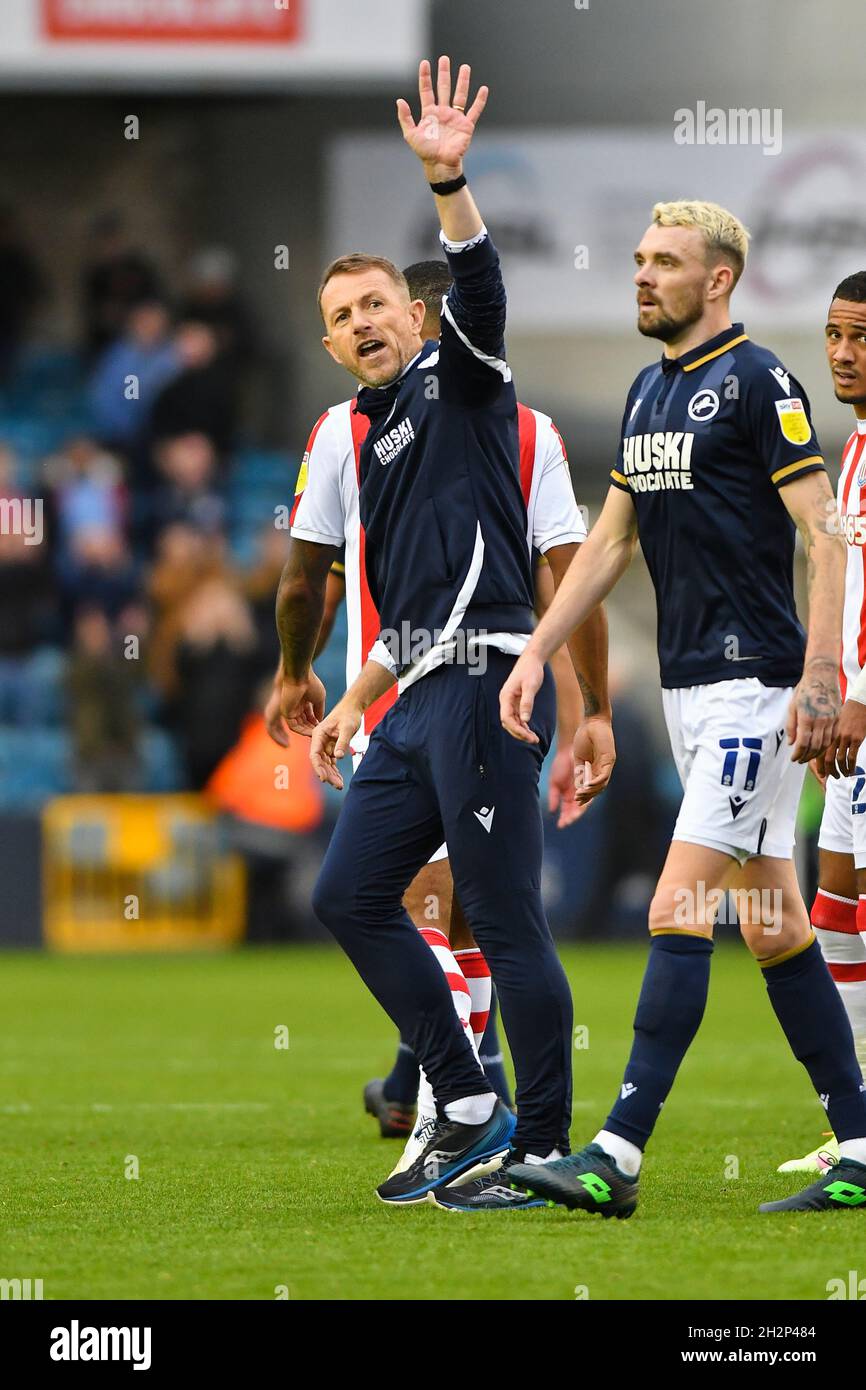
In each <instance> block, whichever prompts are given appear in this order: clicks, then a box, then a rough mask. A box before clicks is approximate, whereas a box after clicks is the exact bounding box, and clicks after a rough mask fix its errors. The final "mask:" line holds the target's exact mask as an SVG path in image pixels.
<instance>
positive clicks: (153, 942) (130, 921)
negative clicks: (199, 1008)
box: [42, 794, 246, 951]
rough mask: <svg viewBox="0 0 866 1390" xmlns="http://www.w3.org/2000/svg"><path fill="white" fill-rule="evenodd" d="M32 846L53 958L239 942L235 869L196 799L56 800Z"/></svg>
mask: <svg viewBox="0 0 866 1390" xmlns="http://www.w3.org/2000/svg"><path fill="white" fill-rule="evenodd" d="M42 843H43V867H42V885H43V935H44V939H45V943H46V945H47V946H50V947H51V948H52V949H53V950H56V951H189V950H198V949H208V948H215V947H224V946H232V945H234V944H235V943H237V942H238V941H240V940H241V939H242V938H243V935H244V931H245V927H246V871H245V866H244V863H243V860H242V859H241V858H240V856H239V855H237V854H234V853H230V852H227V851H226V850H225V849H224V848H223V846H222V844H221V836H220V829H219V825H218V822H217V818H216V816H215V815H214V813H213V811H212V810H211V809H210V807H209V806H208V804H207V802H205V801H204V800H203V799H202V798H201V797H198V796H194V795H188V794H183V795H170V796H135V795H126V794H121V795H112V796H62V797H57V798H55V799H54V800H53V801H50V802H48V803H47V805H46V806H45V808H44V811H43V814H42Z"/></svg>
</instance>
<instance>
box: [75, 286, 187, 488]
mask: <svg viewBox="0 0 866 1390" xmlns="http://www.w3.org/2000/svg"><path fill="white" fill-rule="evenodd" d="M170 327H171V324H170V319H169V314H168V309H167V308H166V306H165V305H164V304H162V303H161V302H160V301H159V300H156V299H152V300H145V301H143V302H142V303H141V304H137V305H135V307H134V308H133V309H131V310H130V311H129V314H128V316H127V320H126V324H125V327H124V332H123V335H122V337H120V338H118V339H117V341H116V342H114V343H112V344H111V345H110V346H109V347H107V348H106V349H105V351H104V352H103V354H102V356H101V357H100V358H99V361H98V362H97V363H96V366H95V367H94V369H93V372H92V373H91V376H90V382H89V385H88V401H89V405H90V412H91V416H92V418H93V423H94V429H95V432H96V435H97V438H98V439H99V440H100V442H101V443H103V444H104V445H105V446H106V448H109V449H117V450H119V451H120V452H121V453H124V454H126V456H127V457H128V458H129V459H131V460H132V461H133V464H134V465H136V464H137V463H138V456H139V452H140V450H141V448H142V446H143V445H144V444H145V442H146V439H147V432H148V429H149V426H150V413H151V410H152V409H153V405H154V402H155V400H156V398H157V396H158V395H159V393H160V391H161V390H162V388H163V387H164V386H165V385H167V383H168V382H169V381H170V380H171V379H172V377H174V376H176V375H177V373H178V372H179V371H180V370H181V365H182V363H181V357H180V353H179V351H178V347H177V344H176V343H175V342H174V341H173V340H172V338H171V334H170ZM137 471H138V469H137V467H134V473H135V472H137Z"/></svg>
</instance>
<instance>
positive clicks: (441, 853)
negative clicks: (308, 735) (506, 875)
mask: <svg viewBox="0 0 866 1390" xmlns="http://www.w3.org/2000/svg"><path fill="white" fill-rule="evenodd" d="M363 756H364V754H363V753H353V754H352V770H353V771H354V772H357V771H358V768H359V767H360V766H361V759H362V758H363ZM447 858H448V846H447V845H440V846H439V848H438V849H437V851H436V853H435V854H431V855H430V858H429V859H428V860H427V863H428V864H438V863H439V861H440V859H447Z"/></svg>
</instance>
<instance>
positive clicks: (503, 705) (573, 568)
mask: <svg viewBox="0 0 866 1390" xmlns="http://www.w3.org/2000/svg"><path fill="white" fill-rule="evenodd" d="M636 545H637V518H636V516H635V510H634V506H633V504H632V501H631V498H630V497H629V495H628V494H627V493H625V492H623V491H622V490H621V489H620V488H613V487H612V488H611V489H610V490H609V492H608V494H607V499H606V501H605V504H604V507H603V508H602V512H601V515H600V517H599V519H598V521H597V522H596V524H595V526H594V527H593V528H592V531H591V532H590V534H589V537H588V539H587V540H585V541H584V543H583V545H582V546H581V547H580V549H579V551H578V553H577V555H575V557H574V559H573V560H572V562H571V564H570V565H569V568H568V573H567V574H566V575H565V577H564V579H563V581H562V583H561V585H560V586H559V588H558V590H557V593H556V597H555V599H554V600H553V603H552V604H551V605H550V609H549V611H548V612H547V613H546V614H545V616H544V617H543V618H542V620H541V622H540V623H539V624H538V627H537V628H536V629H535V632H534V633H533V634H532V637H531V638H530V640H529V643H528V644H527V646H526V648H525V650H524V651H523V653H522V654H521V656H520V657H519V658H518V659H517V661H516V662H515V664H514V669H513V670H512V672H511V675H510V676H509V677H508V680H507V681H506V682H505V684H504V685H503V687H502V690H501V692H500V697H499V714H500V719H501V721H502V726H503V728H504V729H507V730H508V732H509V733H510V734H511V735H512V736H513V737H514V738H516V739H519V740H521V741H522V742H523V743H536V742H537V741H538V740H537V736H536V735H535V734H534V733H533V731H532V729H530V727H529V720H530V718H531V716H532V710H533V706H534V704H535V696H536V695H537V693H538V691H539V690H540V689H541V685H542V682H543V680H544V663H545V661H547V660H548V659H549V657H550V655H551V653H552V652H554V651H555V650H556V648H557V647H559V646H561V645H562V643H563V642H564V641H566V640H567V639H568V638H569V637H570V636H571V634H572V633H573V632H575V631H576V630H577V629H578V628H580V627H582V626H583V624H584V623H585V622H586V620H587V618H588V617H589V616H590V614H591V613H592V611H593V609H595V608H597V607H598V605H599V604H600V603H601V602H602V601H603V600H604V599H605V598H606V597H607V595H608V594H609V593H610V591H611V589H612V588H613V587H614V585H615V584H616V583H617V580H618V579H619V578H620V576H621V575H622V574H623V573H624V572H625V570H626V569H627V568H628V566H629V564H630V562H631V558H632V556H633V554H634V552H635V547H636Z"/></svg>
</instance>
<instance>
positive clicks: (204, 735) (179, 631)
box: [149, 523, 256, 788]
mask: <svg viewBox="0 0 866 1390" xmlns="http://www.w3.org/2000/svg"><path fill="white" fill-rule="evenodd" d="M149 592H150V597H151V601H152V603H153V605H154V609H155V614H154V624H153V638H152V641H151V647H150V670H151V676H152V678H153V680H154V682H155V684H156V685H157V688H158V689H159V691H160V694H161V695H162V697H163V701H164V708H165V716H166V719H167V722H168V723H169V725H170V727H171V728H172V729H173V730H174V732H175V733H176V735H177V737H178V740H179V743H180V746H181V751H182V753H183V755H184V757H185V760H186V765H187V771H188V774H189V777H190V780H191V782H192V785H193V786H194V787H197V788H200V787H203V786H204V784H205V782H206V781H207V780H208V778H209V777H210V775H211V773H212V772H213V770H214V768H215V767H216V765H217V763H218V762H219V761H220V759H221V758H222V757H223V756H224V754H225V753H227V752H228V750H229V748H231V747H232V746H233V744H234V743H235V741H236V740H237V737H238V734H239V731H240V728H241V724H242V722H243V719H244V716H245V715H246V714H247V713H248V711H249V710H250V708H251V706H252V703H253V699H254V693H255V688H256V630H255V623H254V621H253V616H252V612H251V610H250V606H249V604H248V603H247V601H246V598H245V597H244V595H243V592H242V590H241V585H240V583H239V580H238V579H237V577H236V576H235V574H234V573H233V572H232V571H231V569H230V568H229V566H228V563H227V561H226V545H225V538H224V537H222V536H215V535H213V534H206V533H202V532H201V531H197V530H196V529H195V528H194V527H191V526H189V525H187V524H180V523H176V524H174V525H172V526H170V527H168V528H167V529H166V531H164V532H163V533H162V535H161V536H160V537H159V542H158V550H157V561H156V564H155V567H154V570H153V574H152V576H151V581H150V585H149Z"/></svg>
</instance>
